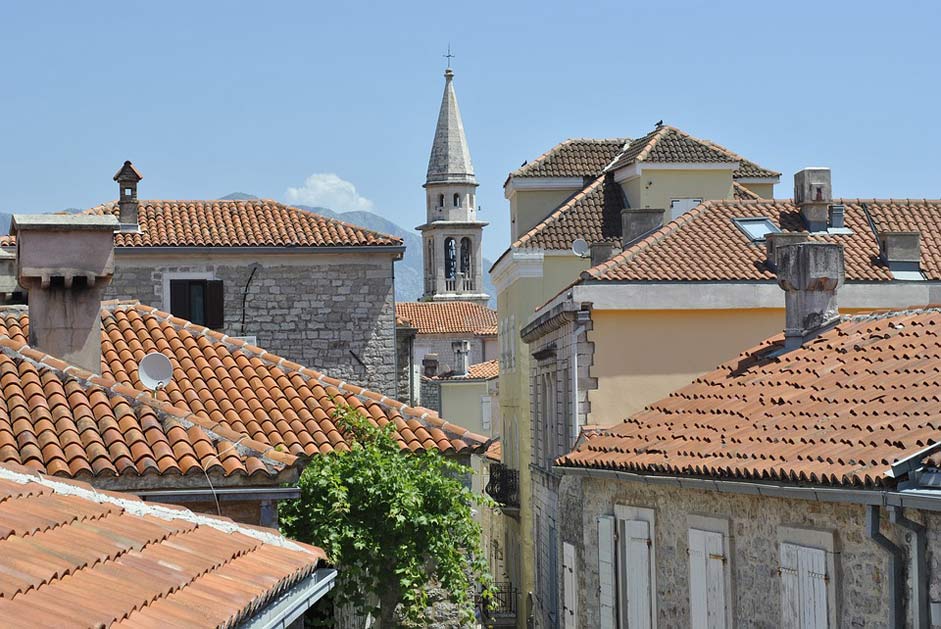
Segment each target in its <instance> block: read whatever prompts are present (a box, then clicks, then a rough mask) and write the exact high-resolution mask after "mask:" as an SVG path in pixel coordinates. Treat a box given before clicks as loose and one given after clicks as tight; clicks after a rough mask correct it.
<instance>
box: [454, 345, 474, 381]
mask: <svg viewBox="0 0 941 629" xmlns="http://www.w3.org/2000/svg"><path fill="white" fill-rule="evenodd" d="M451 349H452V350H453V351H454V369H453V373H454V375H455V376H466V375H467V368H468V367H469V365H468V362H469V361H468V358H470V342H469V341H454V342H452V343H451Z"/></svg>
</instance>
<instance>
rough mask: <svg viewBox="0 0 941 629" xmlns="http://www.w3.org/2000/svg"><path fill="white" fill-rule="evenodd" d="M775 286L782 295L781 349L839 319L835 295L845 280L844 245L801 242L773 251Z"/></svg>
mask: <svg viewBox="0 0 941 629" xmlns="http://www.w3.org/2000/svg"><path fill="white" fill-rule="evenodd" d="M775 257H776V261H775V262H776V265H777V279H778V285H779V286H780V287H781V288H783V289H784V293H785V328H784V348H785V350H786V351H789V350H792V349H796V348H798V347H800V346H801V345H803V343H804V340H805V339H806V338H807V337H808V335H810V334H813V333H814V332H815V331H816V330H818V329H819V328H821V327H823V326H825V325H828V324H830V323H832V322H833V321H835V320H836V319H838V318H839V316H840V311H839V308H838V307H837V299H836V294H837V291H838V290H839V288H840V287H841V286H843V280H844V278H845V271H844V261H843V245H839V244H835V243H828V242H802V243H797V244H789V245H785V246H780V247H778V248H776V250H775Z"/></svg>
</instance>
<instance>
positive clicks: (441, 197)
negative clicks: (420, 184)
mask: <svg viewBox="0 0 941 629" xmlns="http://www.w3.org/2000/svg"><path fill="white" fill-rule="evenodd" d="M438 207H439V208H442V207H444V195H443V194H439V195H438Z"/></svg>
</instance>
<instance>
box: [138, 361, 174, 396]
mask: <svg viewBox="0 0 941 629" xmlns="http://www.w3.org/2000/svg"><path fill="white" fill-rule="evenodd" d="M137 377H138V378H140V381H141V384H142V385H144V387H145V388H147V389H149V390H151V391H157V390H159V389H162V388H164V387H165V386H167V385H168V384H169V383H170V381H171V380H172V379H173V365H172V364H171V363H170V359H169V358H167V357H166V356H164V355H163V354H161V353H160V352H151V353H149V354H147V355H146V356H144V357H143V358H141V361H140V363H138V365H137Z"/></svg>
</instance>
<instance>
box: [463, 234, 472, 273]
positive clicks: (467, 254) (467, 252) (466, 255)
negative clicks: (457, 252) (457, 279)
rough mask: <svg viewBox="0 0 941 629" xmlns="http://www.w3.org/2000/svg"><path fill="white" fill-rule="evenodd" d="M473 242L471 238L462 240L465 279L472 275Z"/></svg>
mask: <svg viewBox="0 0 941 629" xmlns="http://www.w3.org/2000/svg"><path fill="white" fill-rule="evenodd" d="M470 260H471V240H470V238H467V237H464V238H461V273H463V274H464V277H470V275H471V263H470Z"/></svg>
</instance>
